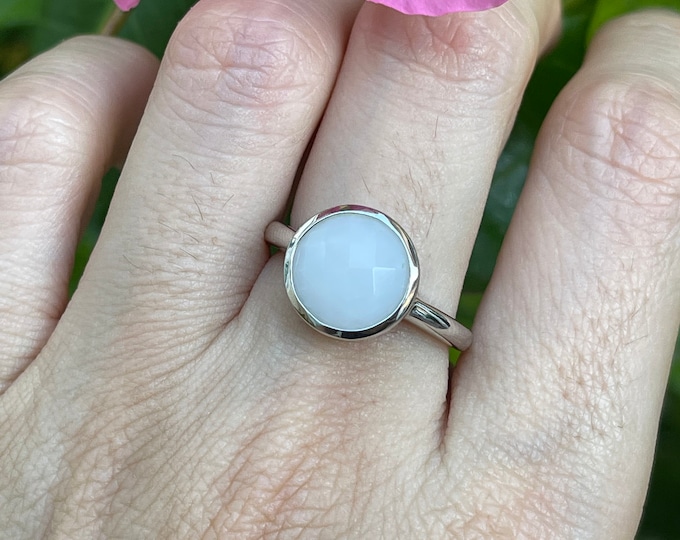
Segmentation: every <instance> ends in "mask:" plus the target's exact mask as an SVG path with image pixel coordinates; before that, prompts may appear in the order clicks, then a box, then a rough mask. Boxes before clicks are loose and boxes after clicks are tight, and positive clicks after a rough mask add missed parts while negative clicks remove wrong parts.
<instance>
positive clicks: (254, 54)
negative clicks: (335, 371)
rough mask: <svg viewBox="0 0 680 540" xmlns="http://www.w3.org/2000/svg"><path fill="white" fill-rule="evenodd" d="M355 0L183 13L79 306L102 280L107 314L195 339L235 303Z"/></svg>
mask: <svg viewBox="0 0 680 540" xmlns="http://www.w3.org/2000/svg"><path fill="white" fill-rule="evenodd" d="M357 4H358V0H345V1H341V2H337V1H331V0H326V1H323V2H318V1H314V2H313V1H311V0H297V1H295V2H280V1H276V0H269V1H266V2H249V1H248V2H246V1H243V0H229V1H223V0H203V1H202V2H199V3H198V4H197V5H196V6H195V7H194V8H193V9H192V10H191V11H190V12H189V14H188V15H187V16H186V17H185V19H184V20H183V21H182V22H181V23H180V25H179V27H178V29H177V30H176V32H175V34H174V36H173V37H172V39H171V41H170V44H169V45H168V48H167V52H166V55H165V58H164V60H163V63H162V66H161V70H160V75H159V78H158V81H157V84H156V87H155V90H154V92H153V94H152V96H151V98H150V102H149V106H148V109H147V112H146V114H145V116H144V119H143V121H142V124H141V127H140V130H139V134H138V136H137V139H136V141H135V144H134V145H133V149H132V151H131V152H130V156H129V158H128V162H127V163H126V166H125V168H124V171H123V174H122V176H121V179H120V181H119V185H118V191H117V193H116V195H115V197H114V199H113V202H112V205H111V208H110V210H109V215H108V219H107V223H106V225H105V227H104V230H103V233H102V236H101V238H100V242H99V246H98V248H97V249H96V250H95V253H94V254H93V257H92V260H91V263H90V266H89V267H88V269H87V270H86V273H85V276H84V281H81V287H80V292H81V294H79V295H77V297H76V304H74V305H78V306H80V308H83V309H80V308H79V310H80V313H87V314H88V315H87V316H88V317H89V314H90V313H92V312H93V311H94V310H95V309H98V306H99V305H100V304H101V301H100V296H99V295H101V294H102V291H103V294H104V296H105V297H106V298H108V299H110V302H109V303H108V305H107V307H106V311H107V312H106V313H102V316H104V317H107V316H111V315H113V316H114V317H121V314H126V313H128V312H129V311H131V310H132V311H133V312H134V314H133V316H132V319H129V318H126V321H130V324H131V327H132V328H134V329H135V330H136V331H137V330H141V329H142V327H143V325H144V324H146V323H148V325H147V326H145V327H144V328H145V330H150V331H152V333H155V330H161V331H162V330H171V331H172V332H171V333H172V335H174V336H176V337H177V338H178V339H181V340H183V342H189V343H191V345H192V347H193V346H195V347H197V348H199V349H201V348H203V347H204V346H205V342H206V341H210V340H211V339H212V337H213V336H214V334H215V332H218V331H219V330H220V329H222V328H223V327H224V325H225V324H226V323H227V322H229V320H230V319H231V318H232V317H234V316H235V314H236V313H238V311H239V310H240V307H241V304H242V303H243V301H244V300H245V298H246V297H247V295H248V293H249V290H250V287H251V285H252V283H253V281H254V280H255V278H256V277H257V275H258V273H259V272H260V270H261V268H262V266H263V264H264V263H265V262H266V260H267V258H268V255H269V252H268V249H267V247H266V245H265V243H264V241H263V230H264V228H265V226H266V225H267V223H268V222H269V221H271V220H273V219H274V218H275V217H276V216H277V215H278V214H280V213H281V212H282V210H283V207H284V205H285V202H286V200H287V198H288V195H289V191H290V187H291V184H292V181H293V178H294V176H295V172H296V169H297V167H298V163H299V161H300V159H301V157H302V155H303V153H304V150H305V147H306V146H307V144H308V143H309V139H310V137H311V135H312V133H313V131H314V129H315V127H316V124H317V121H318V119H319V117H320V115H321V113H322V111H323V109H324V107H325V105H326V99H327V97H328V94H329V92H330V87H331V84H332V81H333V79H334V77H335V71H336V69H337V67H338V65H339V63H340V59H341V56H342V52H343V50H344V46H345V41H346V36H347V33H348V32H349V27H350V25H351V20H352V18H353V16H354V11H355V10H356V6H357ZM78 302H82V303H80V304H79V303H78ZM95 303H96V304H97V308H95ZM90 308H91V309H90ZM159 312H162V313H164V314H165V315H163V316H162V317H161V319H162V320H159V316H158V313H159ZM74 313H75V311H74ZM170 314H171V316H170ZM166 315H167V316H166ZM151 325H155V326H154V329H153V330H152V328H151ZM178 325H179V326H181V327H183V328H187V329H189V330H190V331H188V332H175V330H176V329H177V327H178ZM135 333H137V332H135ZM142 333H144V332H142ZM144 335H145V336H147V337H148V335H147V334H145V333H144ZM200 336H203V338H201V337H200ZM162 341H163V343H166V341H165V337H163V338H162ZM176 344H177V343H175V342H172V343H170V344H167V345H168V346H174V345H176Z"/></svg>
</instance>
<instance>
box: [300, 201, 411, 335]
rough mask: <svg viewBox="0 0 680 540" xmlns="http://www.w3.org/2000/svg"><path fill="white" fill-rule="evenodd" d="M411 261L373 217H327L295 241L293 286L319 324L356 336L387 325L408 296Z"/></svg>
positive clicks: (394, 236)
mask: <svg viewBox="0 0 680 540" xmlns="http://www.w3.org/2000/svg"><path fill="white" fill-rule="evenodd" d="M409 277H410V265H409V257H408V253H407V251H406V247H405V246H404V244H403V242H402V241H401V238H400V237H399V236H398V235H397V234H396V233H395V232H394V231H393V230H392V229H391V228H390V227H388V226H387V225H386V224H385V223H383V222H382V221H380V220H379V219H377V218H375V217H371V216H369V215H365V214H356V213H339V214H336V215H333V216H330V217H328V218H326V219H324V220H322V221H320V222H318V223H316V224H315V225H314V226H313V227H312V228H311V229H309V230H308V231H307V232H306V233H305V234H304V235H303V236H302V238H301V239H300V240H299V242H298V245H297V248H296V251H295V256H294V258H293V262H292V281H293V286H294V288H295V292H296V294H297V297H298V299H299V300H300V302H301V303H302V304H303V305H304V306H305V308H306V309H307V310H308V311H309V312H310V313H311V314H312V315H313V316H314V317H315V318H316V319H317V320H318V321H320V322H321V323H323V324H324V325H325V326H328V327H330V328H336V329H338V330H343V331H360V330H366V329H368V328H372V327H374V326H377V325H378V324H380V323H382V322H384V321H385V320H387V319H388V318H389V317H390V316H391V315H392V314H393V313H395V311H397V309H398V308H399V306H400V305H401V303H402V302H403V300H404V298H405V296H406V295H407V293H408V287H409Z"/></svg>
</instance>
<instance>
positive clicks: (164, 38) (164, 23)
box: [120, 0, 195, 57]
mask: <svg viewBox="0 0 680 540" xmlns="http://www.w3.org/2000/svg"><path fill="white" fill-rule="evenodd" d="M194 3H195V0H165V1H163V2H153V1H149V0H142V2H140V4H139V6H137V7H136V8H135V9H133V10H132V12H131V13H130V17H129V18H128V20H127V22H126V23H125V26H123V29H122V31H121V33H120V36H121V37H123V38H125V39H129V40H130V41H134V42H135V43H139V44H140V45H142V46H144V47H146V48H147V49H149V50H150V51H151V52H153V53H154V54H155V55H156V56H158V57H161V56H162V55H163V51H165V47H166V45H167V43H168V40H169V39H170V36H171V34H172V32H173V31H174V30H175V27H176V26H177V23H178V22H179V21H180V20H181V19H182V17H184V15H185V14H186V12H187V11H189V9H190V8H191V6H192V5H193V4H194Z"/></svg>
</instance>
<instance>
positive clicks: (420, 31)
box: [364, 8, 539, 99]
mask: <svg viewBox="0 0 680 540" xmlns="http://www.w3.org/2000/svg"><path fill="white" fill-rule="evenodd" d="M476 15H480V14H476ZM374 26H375V25H373V26H372V27H371V28H367V29H365V32H364V33H365V34H366V36H367V37H366V40H367V43H368V46H369V47H370V48H372V49H374V50H377V52H378V53H379V54H382V55H386V56H388V57H391V58H392V59H396V60H397V62H398V64H400V65H406V67H407V68H409V69H410V70H412V71H414V72H418V73H422V72H423V71H425V72H428V73H430V74H431V75H432V76H433V77H435V78H436V79H438V80H441V81H444V82H446V83H454V84H456V85H458V87H459V88H460V89H461V90H462V91H463V92H466V93H470V94H472V95H476V96H479V97H480V98H483V99H488V98H494V97H500V96H503V95H507V94H508V89H509V88H511V89H516V88H519V87H520V85H522V86H523V84H524V83H525V82H526V80H527V79H528V77H529V74H530V71H531V67H532V65H533V63H534V61H535V59H536V57H537V55H538V50H539V30H538V23H537V22H536V18H535V16H531V17H529V16H527V14H526V13H524V12H522V11H520V10H518V9H516V8H511V9H502V10H496V11H490V12H486V13H484V14H481V15H480V16H476V17H465V16H457V17H437V18H431V17H416V18H412V19H409V20H408V22H407V23H406V26H405V27H404V28H403V29H399V31H394V28H389V30H387V31H386V29H384V28H382V27H380V26H378V28H375V27H374ZM518 74H521V76H518Z"/></svg>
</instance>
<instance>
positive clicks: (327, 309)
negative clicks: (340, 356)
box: [265, 205, 472, 351]
mask: <svg viewBox="0 0 680 540" xmlns="http://www.w3.org/2000/svg"><path fill="white" fill-rule="evenodd" d="M265 240H266V241H267V242H268V243H269V244H271V245H273V246H276V247H278V248H281V249H283V250H285V252H286V255H285V260H284V265H283V279H284V284H285V287H286V292H287V293H288V298H289V299H290V301H291V303H292V304H293V307H294V308H295V310H296V311H297V312H298V313H299V314H300V316H301V317H302V318H303V319H304V320H305V321H306V322H307V323H308V324H309V325H310V326H311V327H312V328H314V329H315V330H317V331H319V332H321V333H323V334H326V335H329V336H331V337H334V338H338V339H347V340H355V339H365V338H369V337H373V336H377V335H379V334H382V333H383V332H386V331H388V330H390V329H391V328H392V327H394V326H395V325H396V324H398V323H399V322H401V321H402V320H403V319H406V320H407V321H409V322H410V323H412V324H415V325H416V326H418V327H419V328H421V329H423V330H426V331H427V332H428V333H430V334H432V335H434V336H436V337H438V338H439V339H441V340H442V341H444V342H445V343H447V344H448V345H450V346H452V347H455V348H456V349H459V350H461V351H464V350H465V349H467V348H468V347H469V346H470V344H471V343H472V332H470V330H468V329H467V328H465V327H464V326H463V325H462V324H460V323H459V322H458V321H456V320H455V319H454V318H453V317H451V316H450V315H447V314H446V313H444V312H443V311H440V310H439V309H437V308H435V307H433V306H431V305H429V304H426V303H425V302H423V301H422V300H419V299H418V298H417V296H416V294H417V292H418V283H419V281H420V267H419V264H418V255H417V254H416V250H415V247H414V246H413V242H412V241H411V239H410V238H409V236H408V234H406V232H405V231H404V229H402V228H401V226H399V224H398V223H396V222H395V221H394V220H393V219H391V218H390V217H389V216H387V215H385V214H383V213H382V212H379V211H377V210H374V209H372V208H367V207H365V206H358V205H343V206H337V207H334V208H330V209H328V210H325V211H323V212H321V213H319V214H317V215H315V216H314V217H312V218H311V219H310V220H309V221H307V222H306V223H305V224H304V225H302V227H300V228H299V229H298V230H297V231H294V230H293V229H291V228H290V227H288V226H286V225H284V224H283V223H279V222H274V223H271V224H270V225H269V226H268V227H267V229H266V230H265Z"/></svg>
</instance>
